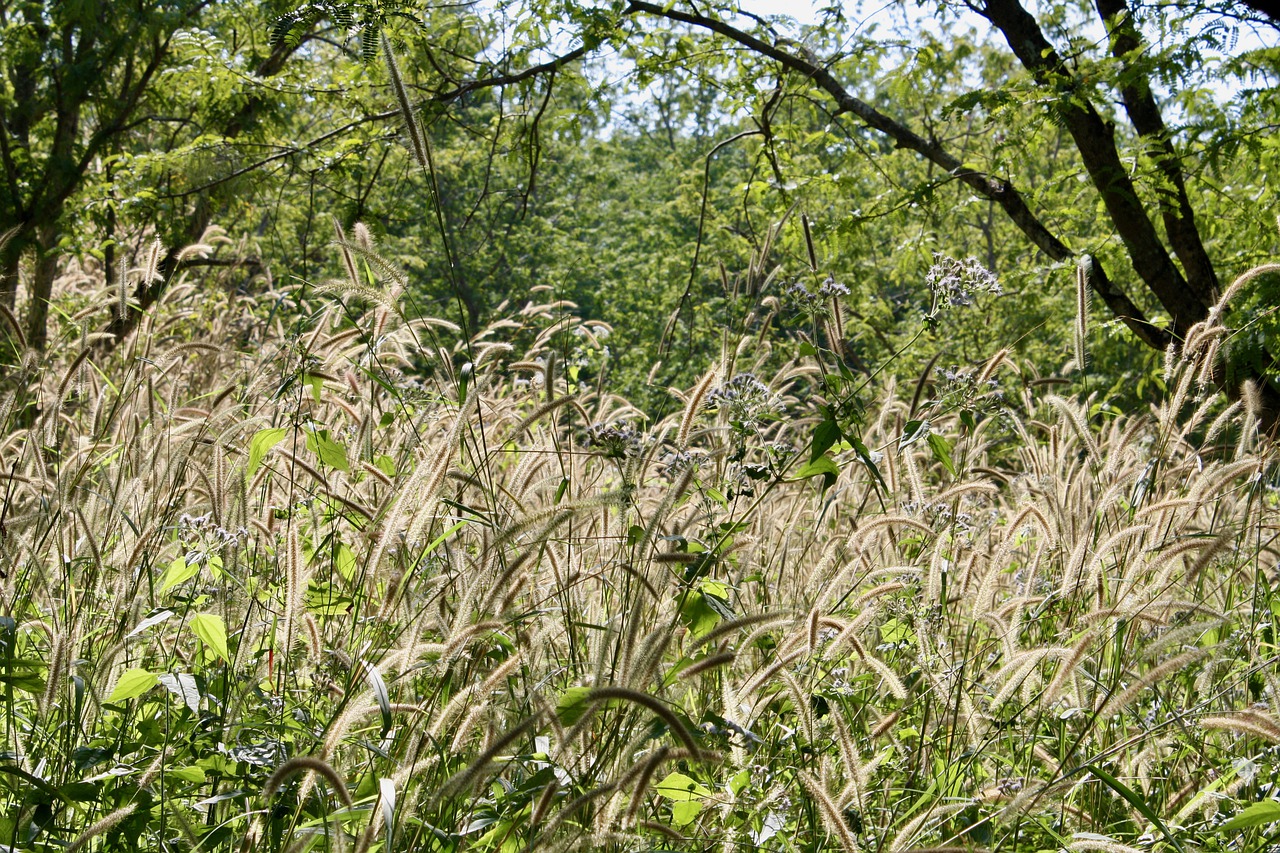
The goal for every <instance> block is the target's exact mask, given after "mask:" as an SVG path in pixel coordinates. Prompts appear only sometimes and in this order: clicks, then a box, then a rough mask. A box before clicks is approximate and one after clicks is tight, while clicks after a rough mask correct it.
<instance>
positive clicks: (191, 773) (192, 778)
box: [165, 766, 205, 785]
mask: <svg viewBox="0 0 1280 853" xmlns="http://www.w3.org/2000/svg"><path fill="white" fill-rule="evenodd" d="M165 775H166V776H168V777H169V778H171V779H179V780H181V781H183V782H195V783H196V784H197V785H199V784H202V783H203V782H204V780H205V775H204V770H203V769H201V768H199V767H195V766H191V767H172V768H170V769H168V770H166V771H165Z"/></svg>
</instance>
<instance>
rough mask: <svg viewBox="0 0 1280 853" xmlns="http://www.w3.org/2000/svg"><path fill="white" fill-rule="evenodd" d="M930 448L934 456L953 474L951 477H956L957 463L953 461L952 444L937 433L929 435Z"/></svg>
mask: <svg viewBox="0 0 1280 853" xmlns="http://www.w3.org/2000/svg"><path fill="white" fill-rule="evenodd" d="M929 447H930V449H932V450H933V456H934V458H935V459H937V460H938V461H939V462H941V463H942V467H943V468H946V469H947V470H948V471H949V472H951V476H952V477H954V476H955V475H956V463H954V462H952V461H951V442H949V441H947V440H946V438H944V437H943V436H941V435H938V433H936V432H931V433H929Z"/></svg>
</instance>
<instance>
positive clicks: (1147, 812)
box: [1085, 764, 1186, 853]
mask: <svg viewBox="0 0 1280 853" xmlns="http://www.w3.org/2000/svg"><path fill="white" fill-rule="evenodd" d="M1085 769H1086V770H1088V771H1089V772H1090V773H1092V774H1093V775H1094V776H1097V777H1098V778H1099V779H1101V780H1102V783H1103V784H1104V785H1106V786H1107V787H1108V788H1110V789H1111V790H1113V791H1115V792H1116V793H1117V794H1119V795H1120V796H1121V797H1124V799H1125V801H1126V802H1128V803H1129V805H1131V806H1133V807H1134V808H1135V809H1137V810H1138V812H1139V813H1140V814H1141V815H1142V816H1143V817H1145V818H1146V819H1147V820H1149V821H1151V822H1152V823H1153V824H1154V825H1155V827H1156V829H1158V830H1160V832H1161V833H1163V834H1164V837H1165V838H1166V839H1168V841H1169V843H1170V844H1172V845H1173V849H1175V850H1177V851H1178V853H1186V851H1185V850H1183V849H1182V844H1180V843H1179V842H1178V839H1176V838H1174V837H1173V833H1171V832H1170V831H1169V827H1167V826H1165V825H1164V821H1162V820H1160V818H1159V817H1158V816H1157V815H1156V813H1155V811H1154V810H1153V809H1152V808H1151V806H1149V805H1147V801H1146V800H1144V799H1142V797H1140V796H1139V795H1138V793H1137V792H1136V791H1134V790H1133V789H1132V788H1130V787H1129V786H1127V785H1125V784H1124V783H1123V782H1121V781H1120V780H1119V779H1117V778H1116V777H1114V776H1112V775H1111V774H1110V773H1108V772H1107V771H1105V770H1103V769H1102V768H1101V767H1098V766H1097V765H1096V764H1086V765H1085Z"/></svg>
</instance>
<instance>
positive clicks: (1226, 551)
mask: <svg viewBox="0 0 1280 853" xmlns="http://www.w3.org/2000/svg"><path fill="white" fill-rule="evenodd" d="M340 248H341V250H342V253H343V255H344V266H345V267H346V268H347V269H348V271H349V273H348V274H349V276H350V277H352V279H353V282H352V283H351V284H349V285H336V286H333V287H330V288H328V289H321V290H317V289H314V288H301V287H293V288H284V289H280V290H279V291H277V292H275V293H272V294H267V295H266V296H263V295H258V296H257V297H255V298H253V299H249V298H247V297H233V295H232V294H231V292H230V291H228V290H225V289H219V288H216V287H212V286H209V285H208V284H206V285H205V286H201V287H197V286H195V285H194V284H189V283H177V284H175V286H173V287H172V288H171V289H170V290H169V292H168V295H167V296H166V298H165V300H164V301H163V302H162V303H161V304H160V305H159V306H158V307H157V308H156V309H154V310H153V312H152V313H151V315H150V317H149V319H148V321H147V322H146V323H145V324H144V326H143V327H142V328H141V329H140V330H139V331H138V333H137V334H136V335H135V336H133V337H132V338H130V339H129V340H128V341H126V342H124V343H123V344H122V345H120V346H119V347H117V348H115V349H111V350H108V349H105V348H104V347H103V344H102V343H101V342H99V341H96V340H94V338H93V336H92V335H85V336H84V338H83V349H82V350H81V349H74V348H72V349H68V350H67V351H66V352H65V353H63V354H62V355H60V356H57V357H54V358H52V359H48V360H42V359H36V358H33V357H28V358H27V359H26V360H25V361H24V362H23V364H22V365H21V366H19V367H17V368H15V369H13V370H11V371H10V372H9V374H8V375H7V377H6V379H5V382H6V383H7V384H6V385H5V389H6V396H5V398H4V406H3V412H4V418H5V421H6V423H5V428H4V430H3V433H2V434H3V438H0V464H2V465H3V482H2V485H3V488H4V491H5V500H4V509H3V517H2V520H3V528H0V530H2V531H3V532H2V533H0V542H2V547H0V560H2V563H0V571H3V579H2V580H0V607H2V608H3V617H2V618H0V685H2V686H3V703H2V705H0V710H2V712H3V719H2V722H0V731H2V732H3V738H4V743H3V745H2V746H0V750H2V751H3V754H2V755H0V802H2V804H3V805H2V807H0V815H3V817H0V844H6V845H8V846H9V847H10V848H11V849H19V850H28V849H30V850H115V849H125V848H129V849H135V850H161V849H166V850H167V849H174V850H177V849H181V850H202V851H203V850H209V851H212V850H270V851H286V850H288V851H305V850H334V851H369V850H374V849H379V848H381V849H385V850H406V851H408V850H413V851H419V850H441V851H444V850H462V849H468V850H502V851H511V853H515V851H522V850H544V849H545V850H551V849H557V850H558V849H573V848H577V849H617V850H742V849H759V850H779V851H791V850H799V851H810V850H828V849H830V850H837V849H844V850H863V849H866V850H877V851H891V852H892V853H898V851H907V850H924V849H931V850H944V849H945V850H960V849H964V850H1038V849H1064V848H1065V849H1070V850H1079V851H1088V850H1100V851H1126V850H1132V849H1142V850H1149V849H1153V848H1169V849H1177V850H1182V849H1186V850H1191V849H1213V850H1216V849H1231V850H1245V851H1252V850H1259V849H1263V848H1265V847H1266V845H1267V844H1268V843H1269V841H1270V840H1271V839H1270V838H1269V837H1268V835H1267V833H1268V832H1271V831H1273V830H1274V829H1275V824H1274V823H1271V822H1270V820H1271V819H1274V818H1275V817H1276V816H1277V815H1276V813H1275V812H1276V811H1280V809H1274V808H1272V809H1271V810H1268V808H1266V807H1265V802H1270V801H1269V800H1267V799H1266V798H1267V797H1268V796H1269V794H1270V792H1271V791H1272V785H1273V781H1274V776H1275V772H1276V768H1275V754H1276V749H1277V747H1278V746H1280V683H1278V682H1277V668H1276V661H1277V657H1276V646H1275V632H1276V622H1277V615H1278V614H1280V602H1277V601H1275V600H1274V599H1273V596H1272V578H1271V573H1272V572H1273V571H1274V567H1275V564H1276V556H1277V554H1276V546H1275V543H1274V531H1275V529H1276V525H1277V499H1276V495H1277V492H1276V486H1277V481H1276V473H1275V465H1274V458H1273V455H1272V448H1271V445H1270V444H1269V443H1268V442H1267V441H1265V440H1263V439H1261V438H1259V437H1258V436H1257V435H1256V429H1255V427H1254V420H1253V418H1252V416H1251V413H1250V411H1249V409H1248V399H1249V397H1248V395H1247V394H1246V395H1245V398H1244V402H1243V403H1239V404H1236V405H1233V406H1231V407H1229V408H1227V407H1224V406H1223V405H1222V404H1220V403H1218V402H1216V400H1215V398H1213V397H1211V396H1207V395H1205V394H1203V393H1202V392H1201V389H1200V387H1199V385H1198V384H1197V377H1203V376H1205V375H1206V373H1205V370H1204V365H1203V363H1202V356H1203V354H1204V353H1207V352H1209V351H1211V350H1213V347H1211V346H1210V345H1209V343H1206V344H1205V345H1204V346H1189V347H1188V348H1187V351H1186V353H1184V354H1181V355H1180V354H1176V353H1175V354H1171V357H1170V359H1169V364H1168V376H1167V383H1168V386H1169V389H1170V390H1169V397H1168V401H1167V402H1166V403H1165V404H1164V405H1162V406H1161V407H1158V408H1156V409H1153V410H1152V411H1151V412H1144V413H1134V414H1130V415H1123V416H1120V415H1105V414H1099V413H1098V410H1097V409H1096V407H1093V404H1094V402H1095V401H1093V400H1089V399H1084V400H1079V399H1073V398H1064V397H1057V396H1052V395H1048V394H1045V393H1043V389H1049V388H1052V387H1053V386H1052V385H1047V384H1045V383H1041V382H1039V381H1036V380H1035V379H1034V378H1033V377H1032V376H1031V374H1030V372H1029V371H1028V372H1027V374H1026V375H1023V373H1022V372H1020V371H1019V370H1018V369H1017V368H1016V367H1015V366H1014V365H1011V364H1009V363H1008V361H1007V360H1006V359H1004V358H1003V357H997V358H995V359H993V360H992V361H991V362H990V363H989V364H987V365H985V366H980V367H979V368H978V369H976V370H974V371H972V372H959V373H955V372H947V373H939V374H938V375H937V376H936V377H933V378H929V377H926V378H923V379H922V380H921V381H920V383H919V384H918V385H917V386H915V387H908V388H906V389H902V390H900V389H897V388H895V387H894V385H893V383H892V382H891V381H886V385H885V387H883V388H882V389H881V390H880V391H878V392H875V394H874V397H873V396H872V391H870V390H859V389H858V388H857V387H856V383H854V382H852V379H853V377H850V376H848V375H847V374H845V373H842V372H841V371H840V370H839V369H838V368H837V367H836V365H838V364H839V359H838V357H837V356H836V354H834V353H832V352H831V351H830V350H827V349H825V348H823V347H822V346H821V345H818V344H816V343H815V341H817V340H818V339H819V335H818V332H817V331H815V332H814V334H813V336H812V337H811V338H810V339H809V340H808V343H806V344H805V345H803V346H800V347H798V348H797V345H796V344H795V343H790V342H787V341H786V340H785V339H783V338H780V337H779V338H777V339H774V340H768V341H757V340H755V339H754V338H748V343H747V344H744V345H743V346H741V347H736V348H735V346H734V344H735V343H736V342H733V341H730V342H729V344H728V345H727V347H726V354H725V356H724V357H723V358H722V359H721V360H720V363H719V364H716V365H707V370H708V372H707V373H706V374H705V379H704V380H703V381H702V382H700V383H699V384H698V385H697V386H696V387H694V388H691V389H684V390H683V391H673V400H675V401H676V403H675V405H674V407H673V408H674V411H672V412H671V413H670V414H669V415H667V416H666V417H663V418H661V419H656V420H653V421H649V420H646V419H645V418H644V417H643V415H642V414H641V413H640V412H638V411H636V410H635V409H634V408H632V407H630V406H629V405H628V404H627V402H626V401H625V400H622V399H620V398H618V397H616V396H614V395H611V394H610V393H608V389H607V387H603V388H602V387H590V384H589V383H588V382H587V381H586V380H585V379H582V378H580V377H579V375H578V372H577V371H576V370H575V367H574V363H573V359H572V358H571V357H570V356H571V354H572V349H573V348H574V347H597V348H598V347H600V346H601V338H602V335H603V332H604V331H605V330H603V329H602V328H601V327H599V326H598V325H595V326H593V325H591V324H584V323H582V322H581V321H579V320H577V319H575V318H573V317H572V316H571V315H569V314H567V313H566V312H565V310H564V308H563V306H556V305H537V304H534V303H529V304H527V305H525V306H524V307H522V308H518V309H517V308H512V309H511V310H510V311H509V313H508V318H507V319H505V320H504V321H502V322H501V323H498V324H496V325H495V326H494V327H492V328H490V329H486V330H484V331H483V332H481V333H480V334H478V335H476V336H475V337H474V338H473V339H471V340H469V341H467V340H462V339H460V336H459V333H458V330H457V329H456V327H453V326H451V325H450V324H448V323H446V322H444V321H438V320H429V319H428V320H410V319H407V318H406V317H405V316H404V315H403V314H402V313H401V310H400V307H399V306H400V300H401V297H400V292H399V290H400V284H398V283H397V279H396V277H395V275H394V271H391V270H388V269H386V268H385V265H384V264H382V263H381V262H380V261H379V259H378V258H377V256H376V254H374V253H373V252H372V247H371V246H366V245H363V244H362V243H361V242H360V241H359V239H357V240H355V241H351V242H347V241H345V238H343V242H342V245H341V247H340ZM373 274H380V275H382V277H383V278H386V279H387V280H388V283H387V284H385V285H381V286H374V284H372V283H371V282H373V281H374V279H373V278H371V277H370V276H371V275H373ZM63 291H64V296H65V299H66V300H67V301H68V304H72V303H74V304H80V305H83V306H84V310H83V312H82V315H81V319H82V321H83V322H84V324H85V327H86V328H88V327H90V326H92V325H95V324H96V323H97V321H98V320H102V321H104V322H105V321H106V320H107V319H109V317H110V312H111V311H113V310H115V301H116V300H115V299H114V298H113V297H112V296H111V295H110V294H107V293H105V292H101V289H100V288H98V287H97V285H95V284H94V281H93V276H91V275H84V276H80V277H79V278H76V279H75V280H71V279H69V280H68V282H64V286H63ZM99 315H101V316H99ZM836 320H838V313H837V315H836ZM816 325H817V324H815V326H816ZM1200 331H1201V332H1203V333H1204V337H1203V340H1205V341H1207V342H1210V343H1212V342H1214V341H1216V339H1217V338H1216V337H1215V336H1216V335H1217V333H1216V332H1214V331H1213V329H1212V328H1207V329H1202V330H1200ZM511 342H521V343H520V346H521V349H520V351H516V350H515V349H514V346H515V344H514V343H511ZM796 353H798V354H796ZM790 354H794V355H790ZM749 362H750V363H749ZM768 365H772V369H769V370H768V373H769V375H768V376H765V375H763V374H764V371H765V370H766V366H768ZM744 377H745V378H744ZM993 385H996V386H999V387H1001V388H1003V389H1004V393H1003V394H1002V395H1001V394H997V393H995V392H994V391H993ZM796 448H799V450H798V451H797V450H796ZM1260 801H1264V807H1263V808H1261V809H1259V807H1258V806H1257V805H1256V804H1257V803H1259V802H1260ZM1250 807H1252V810H1250ZM1233 816H1234V821H1233Z"/></svg>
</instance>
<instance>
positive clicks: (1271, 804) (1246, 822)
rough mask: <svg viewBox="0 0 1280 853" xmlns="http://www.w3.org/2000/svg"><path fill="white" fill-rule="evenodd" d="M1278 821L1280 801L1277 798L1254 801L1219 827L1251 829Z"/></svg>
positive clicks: (1234, 829) (1225, 830) (1235, 829)
mask: <svg viewBox="0 0 1280 853" xmlns="http://www.w3.org/2000/svg"><path fill="white" fill-rule="evenodd" d="M1276 821H1280V803H1278V802H1276V801H1275V800H1263V801H1262V802H1260V803H1254V804H1253V805H1251V806H1249V808H1247V809H1245V810H1244V811H1242V812H1240V814H1238V815H1236V816H1235V817H1233V818H1231V820H1229V821H1227V822H1226V823H1224V824H1223V825H1222V826H1220V827H1218V829H1221V830H1223V831H1224V832H1236V831H1238V830H1241V829H1250V828H1252V827H1255V826H1263V825H1265V824H1268V823H1275V822H1276Z"/></svg>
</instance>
